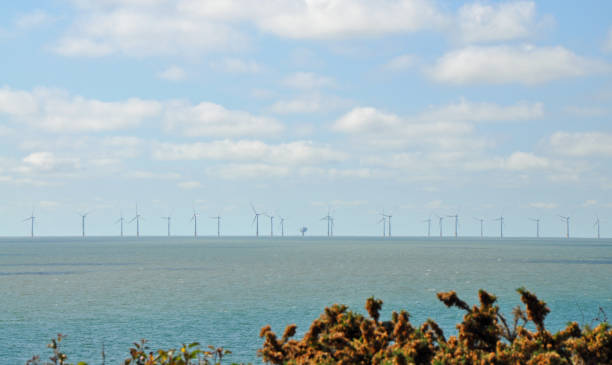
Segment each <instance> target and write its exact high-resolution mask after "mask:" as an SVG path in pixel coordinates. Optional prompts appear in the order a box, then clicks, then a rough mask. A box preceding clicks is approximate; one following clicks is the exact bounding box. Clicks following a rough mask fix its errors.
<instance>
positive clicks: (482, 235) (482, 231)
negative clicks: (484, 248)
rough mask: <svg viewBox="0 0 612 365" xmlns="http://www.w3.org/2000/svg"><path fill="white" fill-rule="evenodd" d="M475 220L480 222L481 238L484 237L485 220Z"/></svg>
mask: <svg viewBox="0 0 612 365" xmlns="http://www.w3.org/2000/svg"><path fill="white" fill-rule="evenodd" d="M474 219H476V220H477V221H479V222H480V238H483V237H484V230H483V228H482V227H483V223H484V218H476V217H474Z"/></svg>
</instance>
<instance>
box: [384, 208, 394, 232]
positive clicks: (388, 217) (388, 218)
mask: <svg viewBox="0 0 612 365" xmlns="http://www.w3.org/2000/svg"><path fill="white" fill-rule="evenodd" d="M382 216H383V217H385V218H387V223H388V224H389V229H388V233H389V237H391V217H393V216H392V215H391V214H385V211H384V210H383V212H382Z"/></svg>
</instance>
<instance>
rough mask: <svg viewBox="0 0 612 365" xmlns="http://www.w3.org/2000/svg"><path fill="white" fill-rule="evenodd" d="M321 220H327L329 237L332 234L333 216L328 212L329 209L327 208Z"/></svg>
mask: <svg viewBox="0 0 612 365" xmlns="http://www.w3.org/2000/svg"><path fill="white" fill-rule="evenodd" d="M321 220H322V221H324V220H326V221H327V237H331V236H333V235H334V228H333V226H334V218H332V216H331V215H330V213H329V209H327V215H326V216H325V217H323V218H321Z"/></svg>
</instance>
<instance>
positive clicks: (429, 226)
mask: <svg viewBox="0 0 612 365" xmlns="http://www.w3.org/2000/svg"><path fill="white" fill-rule="evenodd" d="M423 222H427V238H430V237H431V217H429V218H428V219H425V220H424V221H423Z"/></svg>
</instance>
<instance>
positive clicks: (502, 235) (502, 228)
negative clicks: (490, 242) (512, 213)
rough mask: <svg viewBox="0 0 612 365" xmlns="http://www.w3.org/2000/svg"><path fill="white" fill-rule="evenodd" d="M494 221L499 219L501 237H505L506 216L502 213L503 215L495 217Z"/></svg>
mask: <svg viewBox="0 0 612 365" xmlns="http://www.w3.org/2000/svg"><path fill="white" fill-rule="evenodd" d="M494 221H499V237H500V238H504V216H503V215H502V216H501V217H499V218H496V219H494Z"/></svg>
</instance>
